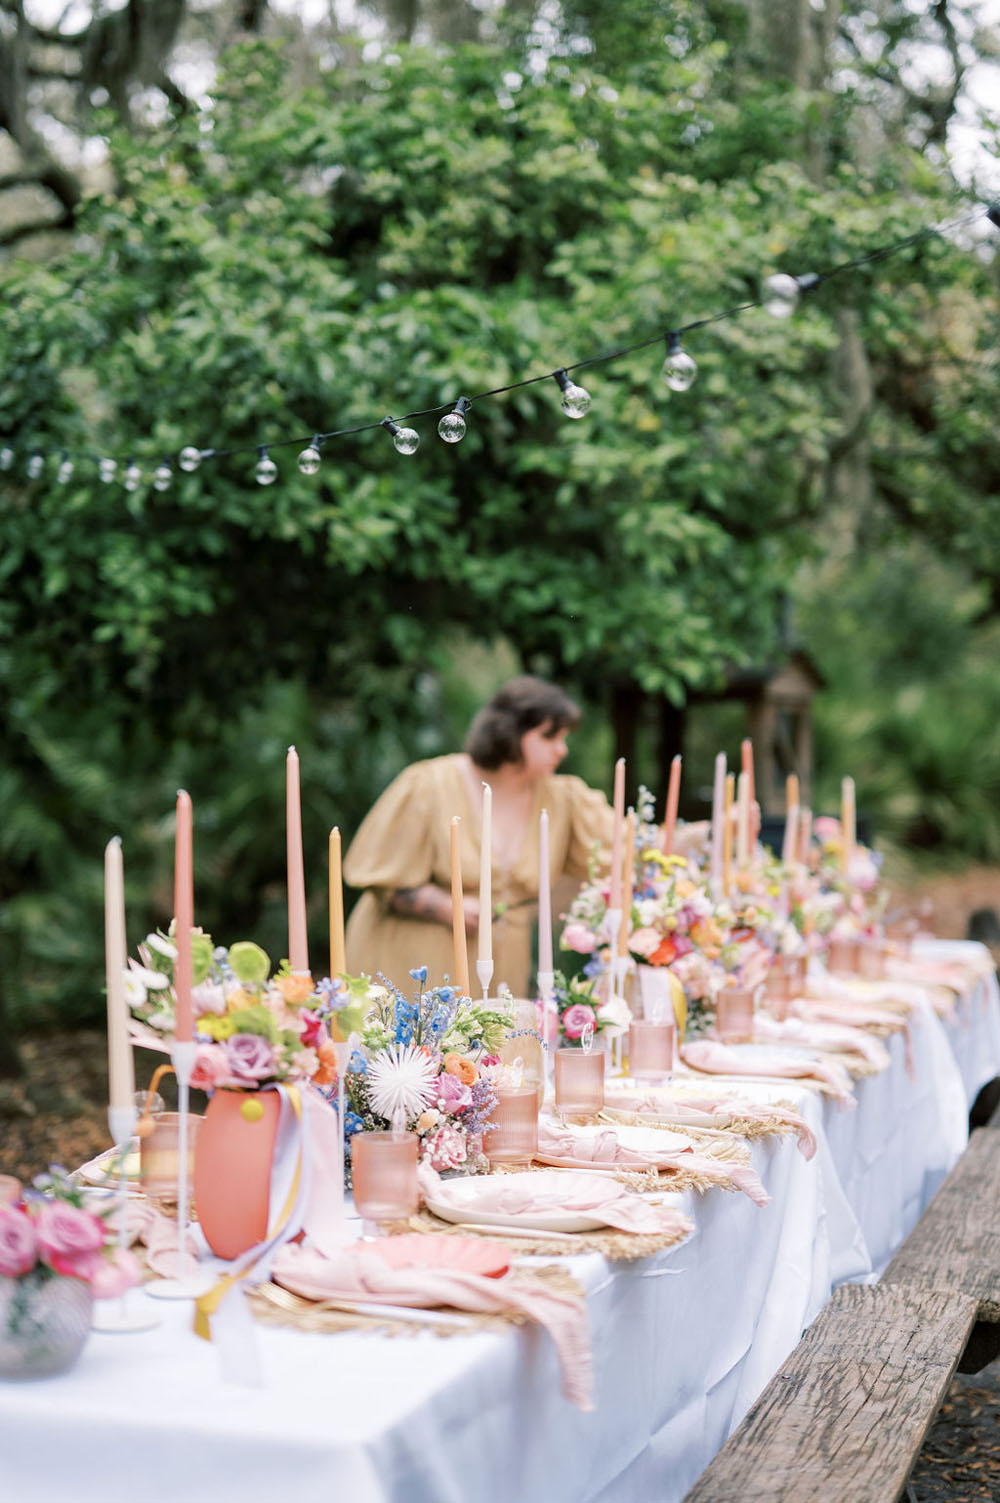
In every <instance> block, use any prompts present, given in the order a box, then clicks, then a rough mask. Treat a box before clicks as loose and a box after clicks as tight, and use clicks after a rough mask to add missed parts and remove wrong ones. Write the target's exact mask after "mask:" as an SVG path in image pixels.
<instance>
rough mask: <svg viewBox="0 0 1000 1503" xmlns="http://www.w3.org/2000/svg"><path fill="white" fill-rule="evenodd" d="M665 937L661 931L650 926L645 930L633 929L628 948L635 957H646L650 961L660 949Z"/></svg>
mask: <svg viewBox="0 0 1000 1503" xmlns="http://www.w3.org/2000/svg"><path fill="white" fill-rule="evenodd" d="M662 939H663V935H662V934H661V933H660V931H659V929H652V928H650V927H649V926H648V925H647V927H646V928H644V929H633V930H632V933H631V934H630V935H629V937H628V947H629V949H630V950H631V951H632V954H633V955H644V956H645V957H646V959H647V960H648V959H649V957H650V955H652V954H653V952H654V951H655V950H658V949H659V948H660V941H661V940H662Z"/></svg>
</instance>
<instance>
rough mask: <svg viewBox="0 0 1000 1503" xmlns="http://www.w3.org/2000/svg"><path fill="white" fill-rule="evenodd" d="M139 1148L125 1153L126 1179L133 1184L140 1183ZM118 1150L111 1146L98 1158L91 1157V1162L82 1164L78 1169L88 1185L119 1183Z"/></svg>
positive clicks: (112, 1184)
mask: <svg viewBox="0 0 1000 1503" xmlns="http://www.w3.org/2000/svg"><path fill="white" fill-rule="evenodd" d="M140 1167H141V1164H140V1158H139V1150H138V1149H137V1148H136V1149H134V1150H131V1151H128V1152H126V1154H125V1179H126V1181H128V1182H130V1183H131V1184H138V1182H139V1171H140ZM118 1172H119V1171H118V1150H117V1148H109V1149H108V1150H107V1152H106V1153H102V1154H99V1155H98V1157H97V1158H96V1159H91V1160H90V1163H89V1164H82V1165H81V1166H80V1168H79V1169H78V1170H77V1173H78V1174H79V1176H80V1178H81V1179H85V1180H86V1181H87V1183H88V1185H110V1186H112V1187H113V1186H114V1185H116V1184H117V1183H118Z"/></svg>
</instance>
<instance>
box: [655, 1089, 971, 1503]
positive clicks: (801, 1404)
mask: <svg viewBox="0 0 1000 1503" xmlns="http://www.w3.org/2000/svg"><path fill="white" fill-rule="evenodd" d="M998 1352H1000V1111H998V1112H997V1113H996V1114H995V1115H994V1117H993V1118H992V1119H991V1121H990V1123H989V1125H988V1126H987V1127H985V1128H981V1129H979V1130H977V1131H976V1132H975V1133H973V1135H972V1137H971V1139H970V1140H969V1146H968V1147H967V1149H966V1150H965V1152H964V1153H963V1155H962V1157H961V1158H960V1159H959V1161H958V1163H957V1164H956V1165H955V1167H954V1168H953V1169H952V1171H951V1173H950V1174H949V1175H948V1177H947V1179H946V1180H945V1182H944V1184H943V1185H942V1186H941V1188H940V1190H939V1191H938V1193H937V1194H936V1195H935V1197H934V1199H933V1200H932V1201H931V1203H930V1205H929V1206H928V1207H927V1209H926V1211H925V1212H924V1214H923V1216H922V1217H921V1218H920V1221H919V1222H918V1224H917V1226H916V1227H915V1228H914V1230H913V1231H912V1232H911V1234H910V1236H909V1237H908V1238H907V1239H906V1241H905V1242H904V1243H903V1245H902V1246H901V1247H900V1249H899V1251H898V1252H897V1253H896V1256H895V1257H894V1258H893V1260H892V1262H891V1263H890V1264H889V1266H888V1267H887V1268H886V1270H885V1272H884V1274H883V1276H882V1279H881V1281H880V1283H878V1284H874V1285H859V1284H845V1285H842V1286H841V1287H840V1288H839V1289H837V1290H836V1291H835V1292H834V1294H833V1296H832V1297H831V1299H830V1300H829V1301H828V1303H827V1304H826V1305H825V1306H824V1308H823V1310H822V1311H821V1312H820V1314H819V1316H818V1317H817V1318H816V1320H815V1321H814V1322H813V1323H812V1325H811V1326H810V1327H809V1329H808V1330H807V1331H806V1333H805V1335H804V1336H803V1338H802V1340H801V1341H800V1342H799V1345H798V1346H797V1347H796V1348H795V1350H794V1352H792V1354H791V1356H790V1357H789V1358H788V1359H787V1361H786V1362H785V1363H784V1364H783V1365H782V1367H781V1370H780V1371H779V1372H778V1373H777V1374H776V1375H775V1377H774V1378H772V1380H771V1382H770V1383H769V1384H768V1386H767V1388H766V1389H765V1390H764V1392H763V1393H762V1394H761V1396H760V1398H759V1399H758V1400H757V1402H756V1403H755V1404H754V1405H753V1406H752V1408H751V1409H750V1411H749V1413H748V1414H747V1415H746V1416H745V1418H744V1419H743V1421H742V1423H741V1424H740V1426H739V1428H738V1429H737V1430H736V1431H734V1433H733V1435H732V1436H731V1437H730V1438H729V1440H728V1441H727V1442H726V1444H725V1445H724V1446H723V1448H722V1450H721V1451H720V1452H719V1454H718V1455H717V1456H716V1457H715V1459H714V1460H713V1461H712V1463H711V1464H710V1465H709V1467H708V1468H707V1470H706V1471H705V1472H703V1473H702V1475H701V1477H700V1478H699V1479H698V1481H697V1482H696V1483H695V1485H694V1487H693V1488H692V1489H691V1491H690V1492H689V1493H688V1494H687V1495H686V1498H685V1500H684V1503H815V1498H816V1496H817V1494H819V1495H821V1496H825V1497H829V1498H834V1499H836V1500H837V1503H894V1500H896V1499H898V1498H900V1497H901V1496H902V1494H903V1492H904V1489H905V1487H906V1479H907V1477H908V1475H909V1473H910V1470H911V1468H912V1466H913V1463H914V1462H915V1461H916V1458H917V1456H918V1454H919V1452H920V1449H921V1447H922V1445H923V1443H924V1439H925V1437H926V1435H927V1432H928V1430H929V1429H930V1427H931V1425H932V1424H933V1422H934V1419H935V1416H936V1415H937V1412H938V1409H939V1408H940V1406H941V1403H942V1400H943V1399H944V1397H945V1394H946V1393H947V1391H948V1385H949V1383H950V1382H951V1379H952V1376H953V1375H954V1373H955V1371H956V1369H959V1368H960V1369H961V1370H962V1371H963V1372H978V1371H979V1369H980V1368H981V1367H983V1366H985V1365H986V1363H987V1362H989V1361H992V1360H993V1358H994V1357H995V1356H996V1355H997V1354H998Z"/></svg>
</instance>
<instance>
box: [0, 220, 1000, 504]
mask: <svg viewBox="0 0 1000 1503" xmlns="http://www.w3.org/2000/svg"><path fill="white" fill-rule="evenodd" d="M984 217H985V218H986V219H988V220H989V221H990V223H991V224H992V225H994V226H995V227H996V228H997V229H1000V202H997V203H991V204H988V205H985V206H980V207H979V208H978V209H976V210H975V211H974V212H972V213H969V214H966V215H964V216H963V217H961V218H958V219H955V220H952V221H950V222H948V223H942V224H936V225H930V226H928V227H926V228H924V229H922V230H917V231H916V232H915V233H914V234H912V235H908V236H906V238H905V239H903V240H898V241H896V242H894V243H893V244H890V245H885V246H881V247H876V248H875V249H874V250H871V251H868V252H866V253H865V254H864V255H862V256H858V257H856V258H855V259H854V260H852V261H845V262H843V263H841V264H840V265H838V266H834V267H831V268H830V269H829V270H826V271H823V272H819V273H816V272H807V273H803V274H801V275H799V276H792V275H790V274H788V273H787V272H774V273H772V274H771V275H770V276H768V277H766V278H764V280H763V282H762V283H761V295H760V296H759V297H758V298H757V299H755V300H752V301H748V302H745V303H740V304H738V305H736V306H735V307H732V308H726V309H723V310H722V311H721V312H719V313H714V314H711V315H709V316H707V317H704V318H699V319H695V320H694V321H692V322H691V323H688V324H684V325H680V326H679V327H678V328H677V329H675V330H672V331H671V333H670V334H668V335H667V336H666V338H667V355H666V358H665V360H664V362H663V366H662V368H661V369H662V375H663V379H664V381H666V383H667V385H668V387H669V388H670V389H671V390H672V391H686V390H687V389H688V388H689V387H690V385H691V383H692V382H693V381H694V379H695V376H696V374H697V365H696V363H695V361H694V360H693V359H692V358H691V356H690V355H688V354H687V352H686V350H684V348H683V345H682V343H681V339H682V336H683V335H684V334H688V333H691V332H693V331H694V330H696V329H697V330H700V329H704V328H707V327H709V326H710V325H712V324H716V323H722V322H724V321H725V320H729V319H734V318H738V317H740V315H741V314H743V313H746V312H748V311H749V310H751V309H754V308H763V309H765V310H766V311H767V312H768V313H770V314H772V315H773V316H774V317H777V318H787V317H788V316H789V315H791V314H792V313H794V312H795V310H796V308H797V306H798V302H799V299H800V297H801V295H802V294H803V293H804V292H808V291H810V290H811V289H813V288H815V287H818V286H819V285H820V284H821V283H822V282H828V281H829V280H830V279H831V278H833V277H836V276H840V275H842V274H843V273H844V272H847V271H852V270H855V269H857V268H859V267H862V266H867V265H870V264H872V263H874V262H877V261H882V260H885V259H886V258H887V257H889V256H893V255H896V254H898V252H900V251H902V250H905V249H907V248H909V247H910V246H913V245H916V244H919V243H920V242H921V241H923V240H926V239H929V238H930V237H932V236H941V235H944V234H945V233H946V232H947V231H950V230H956V229H960V228H963V227H964V226H966V225H969V224H972V223H973V222H974V221H976V220H981V219H982V218H984ZM663 337H664V336H663V335H662V334H657V335H655V336H653V337H652V338H648V339H642V340H639V341H638V342H636V343H635V344H630V345H626V346H623V347H622V348H620V349H614V350H609V351H607V352H605V353H604V354H599V355H593V356H591V357H590V358H589V359H586V360H578V361H576V362H575V363H574V365H573V366H572V367H562V368H560V369H559V370H557V371H549V372H547V373H546V374H545V375H536V376H525V377H523V378H522V379H521V380H518V381H512V382H510V383H509V384H508V385H506V386H497V387H494V388H492V389H491V390H489V391H482V392H479V393H477V394H476V395H475V396H473V397H459V399H458V401H457V402H455V403H454V404H449V405H447V406H443V407H442V406H438V407H432V408H428V409H426V410H425V411H423V412H411V413H407V414H406V416H405V417H404V418H403V419H401V420H400V421H399V422H396V421H395V420H394V419H393V418H391V417H386V418H383V419H381V420H380V421H378V422H369V423H362V424H359V425H358V426H356V427H352V428H339V429H334V430H332V431H331V432H329V433H315V434H313V436H312V438H311V439H310V440H309V441H308V443H306V447H305V448H304V449H302V450H301V453H300V454H299V468H300V470H301V471H302V472H303V473H304V474H314V473H315V472H316V469H318V466H319V457H320V450H321V446H322V445H323V444H324V443H326V442H328V441H329V440H330V439H334V438H347V437H353V436H355V435H358V434H362V433H370V432H372V431H374V430H375V429H377V428H385V429H387V430H388V432H389V433H390V434H391V435H392V441H393V444H394V445H395V447H396V449H397V451H398V452H399V453H400V454H405V455H410V454H415V453H416V451H417V449H418V447H419V444H420V435H419V434H418V433H417V431H416V429H414V428H410V427H407V426H404V425H405V424H406V423H408V422H409V420H410V419H412V418H420V417H438V418H439V421H438V424H437V431H438V433H439V434H440V436H441V438H442V439H443V440H444V441H445V443H452V444H454V443H458V442H460V440H461V439H462V438H463V437H464V435H465V432H466V423H465V414H466V413H467V412H468V410H469V408H470V407H471V406H472V404H473V403H474V402H476V401H480V400H482V399H483V398H485V397H498V396H503V395H505V394H506V393H508V392H512V391H519V390H522V389H523V388H524V387H527V386H533V385H535V384H537V383H538V382H540V381H547V380H549V379H551V378H553V377H554V379H555V380H556V382H557V383H558V385H559V389H560V393H561V401H560V405H561V407H562V410H563V412H564V413H565V414H566V416H567V417H570V418H582V417H583V416H585V414H586V413H587V411H588V410H589V408H590V400H591V399H590V393H589V392H587V391H586V390H585V389H584V387H582V386H578V385H576V383H575V382H573V381H572V380H570V377H569V370H570V369H573V370H580V369H582V368H583V367H585V366H588V365H603V364H608V363H610V362H611V361H613V360H620V359H622V358H624V357H625V356H627V355H631V354H634V353H635V352H636V351H639V350H645V349H648V348H650V347H651V346H652V345H656V344H659V343H660V342H661V340H662V339H663ZM303 442H305V440H304V439H303V438H301V437H300V438H289V439H281V440H278V441H277V442H273V441H272V443H271V444H269V445H266V446H263V445H255V446H253V448H255V449H256V452H257V455H258V459H257V464H256V467H255V470H254V475H255V478H256V480H257V482H258V484H260V485H271V484H273V483H274V481H275V480H276V479H277V478H278V467H277V465H276V464H275V463H274V461H273V460H272V459H271V458H270V454H269V452H268V451H269V449H270V448H274V447H284V446H287V445H290V444H297V445H301V444H302V443H303ZM15 443H16V440H15ZM247 452H252V450H250V449H249V448H234V449H214V448H212V449H201V448H197V447H196V446H195V445H193V444H186V445H185V446H184V447H183V448H182V449H181V450H180V452H179V453H178V455H177V458H176V465H177V468H178V469H180V470H183V471H185V472H187V473H191V472H192V471H194V470H196V469H198V467H199V466H200V465H201V464H202V463H203V461H204V460H206V459H210V458H216V459H225V458H229V457H231V456H236V455H239V454H245V453H247ZM17 454H18V450H17V448H16V447H15V444H14V443H11V442H9V441H7V440H5V441H4V442H3V444H2V445H0V471H8V470H11V469H12V468H13V467H14V465H15V463H16V462H17ZM45 459H46V456H45V455H44V454H43V453H42V452H40V451H39V450H37V449H34V450H32V451H31V452H30V453H29V455H28V458H27V460H26V462H25V473H26V475H27V476H28V478H29V479H31V480H35V479H37V478H38V477H39V476H40V475H41V474H42V472H43V470H44V468H45ZM96 463H97V473H98V475H99V476H100V479H101V480H102V481H103V482H105V483H110V482H111V481H112V480H114V479H115V478H116V476H117V474H118V460H117V459H115V458H112V457H111V456H110V455H101V456H99V457H97V459H96ZM66 465H72V461H71V459H70V457H69V455H68V454H66V453H62V455H61V463H60V467H59V471H58V476H59V478H60V479H68V478H69V475H70V474H72V469H68V470H67V469H65V466H66ZM172 476H173V461H172V460H171V459H170V458H166V459H164V460H162V461H161V463H160V465H159V467H158V468H157V470H156V471H154V474H153V485H154V487H155V488H156V489H157V490H166V489H167V487H168V486H169V484H170V482H171V479H172ZM142 479H143V476H142V470H141V469H140V467H139V465H138V464H137V463H136V461H135V459H133V458H129V460H128V461H127V465H126V469H125V473H124V476H123V479H122V483H123V484H124V486H125V489H126V490H127V491H135V490H137V489H138V487H139V486H140V485H141V484H142Z"/></svg>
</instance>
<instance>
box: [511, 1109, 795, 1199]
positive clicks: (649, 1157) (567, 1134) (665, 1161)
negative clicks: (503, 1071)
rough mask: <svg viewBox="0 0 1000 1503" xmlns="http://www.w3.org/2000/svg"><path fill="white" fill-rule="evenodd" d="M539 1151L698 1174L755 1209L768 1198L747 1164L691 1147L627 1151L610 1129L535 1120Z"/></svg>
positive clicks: (578, 1159)
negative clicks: (747, 1199) (725, 1160)
mask: <svg viewBox="0 0 1000 1503" xmlns="http://www.w3.org/2000/svg"><path fill="white" fill-rule="evenodd" d="M538 1149H539V1152H540V1153H544V1154H545V1155H546V1157H548V1158H560V1159H563V1160H564V1161H565V1162H566V1163H568V1164H573V1165H578V1164H579V1165H585V1164H586V1163H588V1162H589V1163H593V1164H620V1165H621V1166H622V1168H623V1169H627V1168H628V1167H629V1165H630V1164H641V1165H645V1164H655V1166H656V1167H657V1169H677V1170H681V1171H686V1172H687V1173H689V1174H697V1175H699V1176H700V1177H701V1178H702V1179H706V1180H711V1181H712V1182H713V1183H714V1184H717V1185H723V1186H725V1185H732V1186H733V1188H734V1189H736V1190H742V1191H743V1193H744V1194H745V1195H749V1197H750V1199H751V1200H752V1201H753V1202H754V1204H755V1205H758V1206H766V1205H767V1204H768V1203H769V1201H770V1198H771V1197H770V1196H769V1195H768V1193H767V1191H766V1190H765V1189H764V1186H763V1185H762V1184H761V1182H760V1176H759V1175H758V1174H757V1171H756V1169H753V1168H751V1166H750V1165H749V1164H727V1163H723V1162H720V1161H719V1160H718V1159H713V1158H710V1157H708V1155H706V1154H703V1153H701V1154H700V1153H696V1152H695V1150H694V1149H693V1148H670V1147H668V1146H667V1144H664V1145H663V1147H662V1148H657V1147H652V1148H650V1149H649V1150H648V1151H647V1150H646V1149H642V1150H641V1151H640V1150H638V1149H635V1148H628V1147H626V1146H625V1144H624V1143H622V1141H621V1139H620V1138H619V1135H618V1132H617V1130H616V1129H615V1128H613V1127H604V1128H601V1130H600V1131H599V1132H597V1133H594V1132H588V1131H587V1129H586V1128H579V1127H571V1126H568V1125H566V1124H563V1123H557V1122H555V1121H553V1120H552V1119H551V1118H546V1117H539V1119H538Z"/></svg>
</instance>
